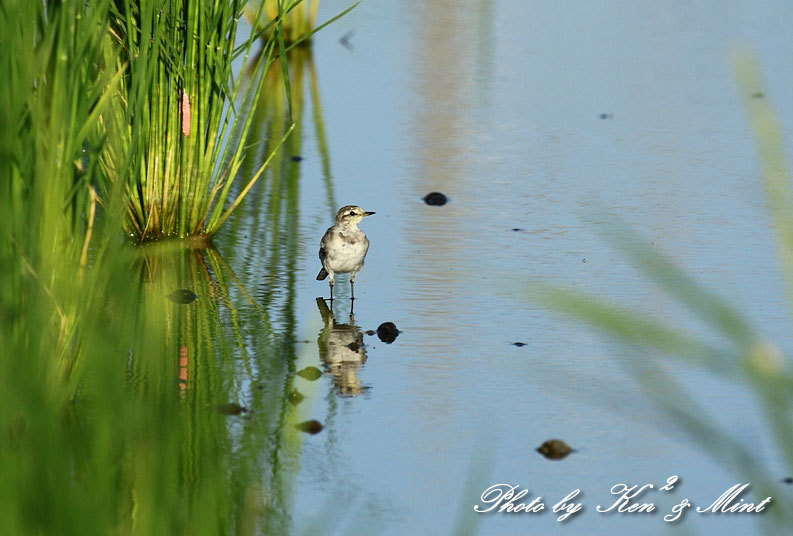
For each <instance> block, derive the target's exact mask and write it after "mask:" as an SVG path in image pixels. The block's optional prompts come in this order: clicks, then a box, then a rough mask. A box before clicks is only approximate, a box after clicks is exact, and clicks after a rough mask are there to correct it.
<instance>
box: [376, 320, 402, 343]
mask: <svg viewBox="0 0 793 536" xmlns="http://www.w3.org/2000/svg"><path fill="white" fill-rule="evenodd" d="M377 336H378V337H379V338H380V340H381V341H383V342H384V343H386V344H391V343H392V342H394V341H395V340H396V338H397V337H398V336H399V330H398V329H397V327H396V325H395V324H394V323H393V322H383V323H382V324H380V325H379V326H377Z"/></svg>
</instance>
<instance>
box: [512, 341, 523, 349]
mask: <svg viewBox="0 0 793 536" xmlns="http://www.w3.org/2000/svg"><path fill="white" fill-rule="evenodd" d="M512 346H517V347H518V348H523V347H524V346H526V343H525V342H513V343H512Z"/></svg>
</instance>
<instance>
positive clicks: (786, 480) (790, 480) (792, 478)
mask: <svg viewBox="0 0 793 536" xmlns="http://www.w3.org/2000/svg"><path fill="white" fill-rule="evenodd" d="M782 482H784V483H785V484H793V476H788V477H785V478H783V479H782Z"/></svg>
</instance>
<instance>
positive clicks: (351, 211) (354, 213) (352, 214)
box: [336, 205, 374, 225]
mask: <svg viewBox="0 0 793 536" xmlns="http://www.w3.org/2000/svg"><path fill="white" fill-rule="evenodd" d="M372 214H374V212H364V210H363V209H362V208H361V207H358V206H355V205H347V206H345V207H341V208H340V209H339V211H338V212H337V213H336V223H338V224H342V225H358V224H359V223H360V222H361V220H362V219H364V217H366V216H371V215H372Z"/></svg>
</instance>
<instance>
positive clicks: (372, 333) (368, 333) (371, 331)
mask: <svg viewBox="0 0 793 536" xmlns="http://www.w3.org/2000/svg"><path fill="white" fill-rule="evenodd" d="M375 333H376V332H375V330H373V329H368V330H366V334H367V335H374V334H375Z"/></svg>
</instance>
